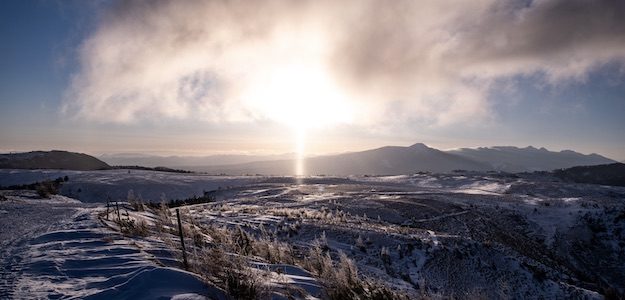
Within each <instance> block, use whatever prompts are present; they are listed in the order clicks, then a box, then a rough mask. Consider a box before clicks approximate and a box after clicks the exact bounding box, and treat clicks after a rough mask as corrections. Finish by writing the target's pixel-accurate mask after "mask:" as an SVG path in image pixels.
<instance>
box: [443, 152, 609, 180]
mask: <svg viewBox="0 0 625 300" xmlns="http://www.w3.org/2000/svg"><path fill="white" fill-rule="evenodd" d="M447 152H448V153H452V154H456V155H459V156H462V157H465V158H467V159H471V160H474V161H477V162H482V163H486V164H488V165H490V166H491V168H492V169H493V170H495V171H503V172H511V173H514V172H531V171H551V170H556V169H563V168H570V167H575V166H592V165H601V164H609V163H614V162H616V161H614V160H611V159H609V158H606V157H603V156H601V155H599V154H595V153H593V154H581V153H578V152H575V151H571V150H563V151H560V152H555V151H549V150H547V149H545V148H539V149H537V148H534V147H532V146H528V147H525V148H518V147H511V146H495V147H480V148H461V149H457V150H450V151H447Z"/></svg>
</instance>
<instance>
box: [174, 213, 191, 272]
mask: <svg viewBox="0 0 625 300" xmlns="http://www.w3.org/2000/svg"><path fill="white" fill-rule="evenodd" d="M176 217H178V232H179V233H180V244H181V245H182V263H183V264H184V269H185V270H187V269H188V268H189V265H188V264H187V251H186V249H185V248H184V235H183V234H182V222H180V210H178V209H177V208H176Z"/></svg>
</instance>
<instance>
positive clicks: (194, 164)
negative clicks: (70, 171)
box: [99, 153, 294, 170]
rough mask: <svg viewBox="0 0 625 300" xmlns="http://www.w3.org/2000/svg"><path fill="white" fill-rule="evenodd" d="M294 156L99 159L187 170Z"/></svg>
mask: <svg viewBox="0 0 625 300" xmlns="http://www.w3.org/2000/svg"><path fill="white" fill-rule="evenodd" d="M293 157H294V155H293V154H279V155H227V154H226V155H209V156H156V155H146V154H138V153H119V154H105V155H101V156H100V157H99V158H100V159H101V160H103V161H105V162H106V163H108V164H109V165H112V166H130V165H139V166H144V167H169V168H180V169H186V170H198V169H203V167H206V166H216V165H234V164H244V163H249V162H256V161H274V160H286V159H292V158H293Z"/></svg>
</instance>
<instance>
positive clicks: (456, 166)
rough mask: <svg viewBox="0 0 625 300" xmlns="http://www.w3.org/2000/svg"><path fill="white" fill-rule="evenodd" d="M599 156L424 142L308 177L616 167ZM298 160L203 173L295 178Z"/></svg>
mask: <svg viewBox="0 0 625 300" xmlns="http://www.w3.org/2000/svg"><path fill="white" fill-rule="evenodd" d="M614 162H615V161H614V160H611V159H609V158H606V157H603V156H601V155H598V154H589V155H585V154H581V153H578V152H575V151H571V150H564V151H560V152H554V151H549V150H547V149H545V148H540V149H537V148H534V147H532V146H529V147H526V148H518V147H511V146H498V147H490V148H488V147H482V148H475V149H470V148H462V149H458V150H450V151H441V150H438V149H435V148H431V147H428V146H426V145H425V144H422V143H417V144H414V145H412V146H409V147H399V146H386V147H381V148H377V149H372V150H366V151H360V152H350V153H345V154H338V155H327V156H319V157H311V158H307V159H305V162H304V169H305V175H320V174H325V175H340V176H344V175H365V174H370V175H395V174H410V173H415V172H420V171H427V172H434V173H447V172H452V171H454V170H468V171H503V172H511V173H516V172H531V171H552V170H555V169H562V168H570V167H574V166H587V165H600V164H609V163H614ZM294 166H295V161H294V160H277V161H260V162H250V163H245V164H235V165H221V166H211V167H207V168H203V169H202V170H200V171H206V172H209V173H214V174H229V175H240V174H271V175H292V174H293V173H294V171H295V168H294Z"/></svg>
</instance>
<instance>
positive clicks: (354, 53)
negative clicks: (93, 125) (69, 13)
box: [64, 0, 625, 126]
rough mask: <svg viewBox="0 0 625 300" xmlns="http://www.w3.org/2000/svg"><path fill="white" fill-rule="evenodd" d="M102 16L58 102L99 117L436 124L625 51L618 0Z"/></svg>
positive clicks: (163, 6) (116, 9) (148, 8)
mask: <svg viewBox="0 0 625 300" xmlns="http://www.w3.org/2000/svg"><path fill="white" fill-rule="evenodd" d="M98 24H99V25H98V26H97V29H96V30H95V31H94V32H93V33H92V34H91V35H90V36H89V37H87V38H86V39H85V40H84V41H83V43H82V45H81V46H80V49H79V53H80V58H79V59H80V68H79V71H78V72H77V73H76V74H74V76H73V79H72V81H71V84H70V86H69V87H68V88H67V91H66V94H67V97H66V100H65V102H64V111H66V112H67V113H70V114H74V115H77V116H79V117H81V118H87V119H90V120H97V121H101V122H133V121H136V120H144V119H159V118H172V119H202V120H206V121H209V122H217V123H221V122H253V121H257V120H266V119H269V120H274V121H284V116H285V115H292V116H291V117H293V116H294V117H295V118H304V117H307V116H308V115H310V114H314V115H316V116H317V118H328V120H326V121H327V122H328V123H331V122H351V123H354V124H356V125H371V124H378V123H384V122H391V121H390V120H392V121H393V122H395V121H398V122H404V121H415V120H416V121H419V122H421V123H423V124H427V125H433V126H436V125H442V126H445V125H451V124H458V123H470V122H474V121H476V120H477V121H480V120H485V119H488V118H489V117H490V116H491V115H492V113H493V112H492V111H491V104H492V101H496V99H489V97H488V96H489V90H490V88H491V87H493V85H494V84H495V82H496V81H497V80H500V79H506V78H513V77H515V76H519V75H534V74H539V75H542V76H544V78H545V79H546V80H547V81H549V82H551V83H558V82H561V81H568V80H583V79H584V78H585V76H587V74H588V73H589V72H592V71H593V70H594V69H595V68H597V67H600V66H602V65H605V64H608V63H623V62H624V61H625V3H624V2H622V1H618V0H614V1H608V0H597V1H587V0H539V1H497V0H480V1H444V0H443V1H441V0H437V1H434V0H432V1H408V0H406V1H402V0H399V1H384V2H382V1H374V0H360V1H355V0H354V1H330V0H325V1H324V0H321V1H312V0H311V1H306V0H304V1H288V0H284V1H279V0H266V1H263V0H259V1H236V0H235V1H193V0H191V1H122V2H120V3H116V4H115V5H112V6H111V7H110V9H109V10H108V11H106V12H104V13H103V14H102V17H101V20H100V21H99V23H98ZM317 107H321V109H317V110H315V109H316V108H317ZM298 110H300V111H302V112H300V113H297V111H298ZM333 111H334V115H332V112H333ZM347 114H349V118H345V119H341V117H340V116H341V115H347ZM325 115H327V116H326V117H324V116H325Z"/></svg>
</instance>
